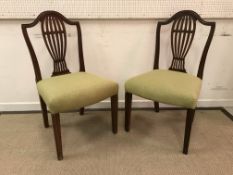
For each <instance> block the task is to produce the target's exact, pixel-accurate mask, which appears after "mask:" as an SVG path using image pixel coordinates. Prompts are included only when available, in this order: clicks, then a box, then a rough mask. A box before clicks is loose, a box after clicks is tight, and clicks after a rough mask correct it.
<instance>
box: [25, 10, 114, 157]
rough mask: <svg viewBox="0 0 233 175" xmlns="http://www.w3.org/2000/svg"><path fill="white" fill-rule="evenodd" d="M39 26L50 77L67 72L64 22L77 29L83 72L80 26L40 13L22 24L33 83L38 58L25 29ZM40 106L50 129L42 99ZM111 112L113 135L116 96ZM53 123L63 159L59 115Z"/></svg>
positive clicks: (55, 14)
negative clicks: (49, 62)
mask: <svg viewBox="0 0 233 175" xmlns="http://www.w3.org/2000/svg"><path fill="white" fill-rule="evenodd" d="M38 23H41V31H42V36H43V40H44V42H45V45H46V47H47V49H48V51H49V54H50V55H51V57H52V59H53V65H54V70H53V74H52V76H58V75H63V74H68V73H70V71H69V69H68V68H67V66H66V62H65V56H66V49H67V33H66V27H65V23H66V24H68V25H73V26H76V28H77V35H78V53H79V63H80V67H79V69H80V70H79V71H80V72H85V65H84V58H83V46H82V33H81V27H80V23H79V22H78V21H75V22H74V21H71V20H69V19H67V18H66V17H64V16H63V15H62V14H60V13H59V12H56V11H44V12H42V13H41V14H40V15H39V16H38V17H37V18H36V19H35V20H34V21H33V22H32V23H30V24H22V26H21V27H22V32H23V36H24V39H25V41H26V44H27V46H28V49H29V53H30V56H31V59H32V64H33V68H34V72H35V77H36V83H37V82H38V81H40V80H42V76H41V71H40V67H39V63H38V59H37V56H36V54H35V51H34V49H33V46H32V43H31V41H30V37H29V35H28V32H27V29H28V28H32V27H34V26H36V25H37V24H38ZM40 104H41V109H42V114H43V121H44V126H45V128H48V127H49V121H48V111H47V106H46V104H45V102H44V101H43V99H42V98H41V97H40ZM111 111H112V132H113V133H117V111H118V95H117V94H116V95H113V96H112V97H111ZM83 114H84V107H82V108H81V109H80V115H83ZM52 123H53V129H54V137H55V143H56V149H57V158H58V160H62V159H63V152H62V140H61V126H60V115H59V113H56V114H52Z"/></svg>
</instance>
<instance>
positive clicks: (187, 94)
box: [125, 70, 201, 108]
mask: <svg viewBox="0 0 233 175" xmlns="http://www.w3.org/2000/svg"><path fill="white" fill-rule="evenodd" d="M125 89H126V92H129V93H132V94H135V95H138V96H140V97H143V98H146V99H149V100H153V101H157V102H161V103H166V104H171V105H177V106H181V107H186V108H195V107H196V104H197V100H198V97H199V93H200V89H201V79H200V78H198V77H195V76H193V75H190V74H187V73H182V72H177V71H170V70H154V71H151V72H148V73H145V74H142V75H139V76H136V77H134V78H131V79H129V80H128V81H127V82H126V83H125Z"/></svg>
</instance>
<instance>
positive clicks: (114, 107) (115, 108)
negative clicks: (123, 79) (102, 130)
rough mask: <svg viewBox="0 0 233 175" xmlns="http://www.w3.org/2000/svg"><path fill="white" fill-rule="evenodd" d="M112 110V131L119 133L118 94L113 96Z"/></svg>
mask: <svg viewBox="0 0 233 175" xmlns="http://www.w3.org/2000/svg"><path fill="white" fill-rule="evenodd" d="M111 111H112V132H113V133H114V134H116V133H117V130H118V126H117V125H118V95H113V96H112V97H111Z"/></svg>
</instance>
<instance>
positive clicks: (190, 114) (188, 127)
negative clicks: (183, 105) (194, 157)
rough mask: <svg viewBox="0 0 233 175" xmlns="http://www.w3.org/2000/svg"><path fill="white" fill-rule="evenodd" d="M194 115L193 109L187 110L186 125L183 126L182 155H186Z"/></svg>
mask: <svg viewBox="0 0 233 175" xmlns="http://www.w3.org/2000/svg"><path fill="white" fill-rule="evenodd" d="M194 115H195V109H188V111H187V117H186V125H185V135H184V145H183V153H184V154H188V149H189V140H190V134H191V129H192V123H193V119H194Z"/></svg>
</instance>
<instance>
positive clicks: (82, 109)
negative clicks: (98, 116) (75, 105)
mask: <svg viewBox="0 0 233 175" xmlns="http://www.w3.org/2000/svg"><path fill="white" fill-rule="evenodd" d="M79 114H80V115H83V114H84V107H83V108H80V110H79Z"/></svg>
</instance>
